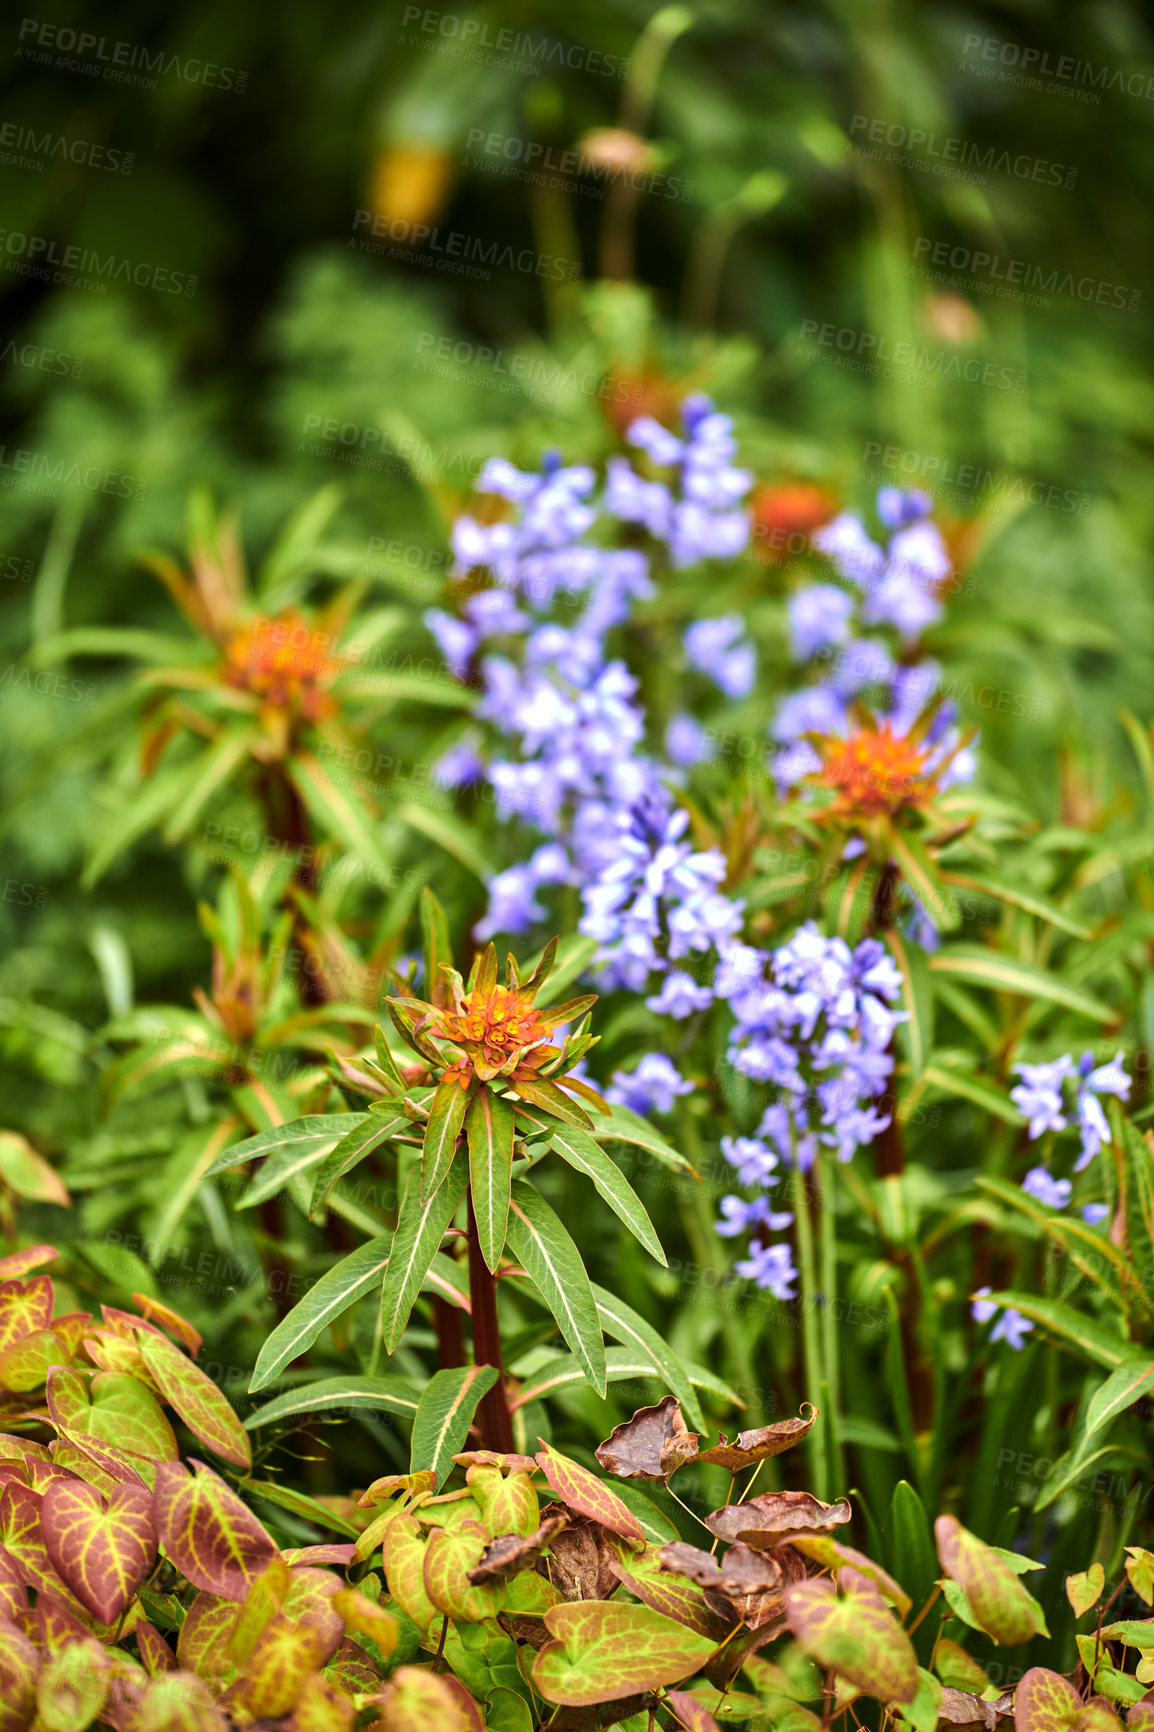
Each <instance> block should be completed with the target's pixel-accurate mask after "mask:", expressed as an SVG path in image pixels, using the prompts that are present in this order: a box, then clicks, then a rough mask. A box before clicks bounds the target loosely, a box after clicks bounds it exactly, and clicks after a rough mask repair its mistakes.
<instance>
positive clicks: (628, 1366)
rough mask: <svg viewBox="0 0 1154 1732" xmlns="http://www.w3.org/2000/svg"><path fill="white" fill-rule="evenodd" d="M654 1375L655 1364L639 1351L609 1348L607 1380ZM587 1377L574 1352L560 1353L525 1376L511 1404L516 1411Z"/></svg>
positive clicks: (577, 1383)
mask: <svg viewBox="0 0 1154 1732" xmlns="http://www.w3.org/2000/svg"><path fill="white" fill-rule="evenodd" d="M654 1375H655V1373H654V1370H653V1366H652V1365H651V1364H650V1362H649V1360H648V1359H646V1358H643V1356H642V1355H641V1354H640V1353H634V1352H631V1351H630V1349H629V1348H628V1347H609V1348H607V1349H606V1352H605V1380H606V1382H607V1383H623V1382H625V1381H626V1380H627V1379H632V1378H637V1377H653V1376H654ZM588 1381H589V1380H588V1378H587V1377H586V1375H585V1368H584V1366H583V1365H582V1364H581V1362H580V1360H578V1359H575V1358H574V1357H573V1355H572V1354H571V1353H558V1354H557V1356H556V1358H554V1359H549V1360H547V1361H546V1363H545V1364H544V1365H539V1366H538V1367H537V1369H536V1370H535V1371H533V1372H531V1373H530V1374H529V1376H527V1377H526V1378H525V1381H524V1382H523V1383H522V1385H521V1388H520V1389H519V1390H518V1391H517V1394H516V1396H515V1397H514V1399H513V1400H512V1401H511V1402H510V1403H509V1406H510V1407H511V1408H512V1409H513V1410H514V1411H516V1409H517V1408H518V1407H526V1406H528V1404H529V1402H531V1401H541V1400H543V1399H544V1397H545V1396H546V1395H553V1394H554V1393H555V1392H556V1391H557V1390H558V1389H576V1388H580V1387H581V1386H582V1385H583V1384H585V1383H587V1382H588Z"/></svg>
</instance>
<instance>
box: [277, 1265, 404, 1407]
mask: <svg viewBox="0 0 1154 1732" xmlns="http://www.w3.org/2000/svg"><path fill="white" fill-rule="evenodd" d="M391 1244H392V1235H391V1234H384V1235H382V1236H381V1237H380V1238H377V1239H370V1240H369V1242H368V1244H367V1245H358V1247H357V1249H356V1250H355V1251H350V1252H349V1255H348V1256H347V1257H342V1259H341V1261H340V1262H339V1263H337V1264H335V1265H334V1267H333V1268H331V1269H329V1270H326V1272H325V1273H324V1274H323V1275H322V1276H321V1278H320V1280H319V1281H318V1282H317V1284H316V1286H315V1287H311V1288H310V1289H309V1291H308V1292H307V1293H306V1294H305V1296H304V1298H303V1299H302V1300H301V1302H300V1304H299V1305H294V1306H293V1308H292V1310H291V1311H290V1312H289V1314H288V1316H287V1317H286V1318H285V1319H284V1320H283V1322H281V1323H278V1324H277V1327H276V1328H275V1329H274V1330H273V1332H272V1334H271V1335H270V1336H269V1338H268V1340H267V1341H266V1342H265V1344H264V1346H263V1347H262V1348H261V1350H260V1353H259V1354H258V1355H257V1361H256V1367H255V1369H254V1371H253V1374H252V1381H251V1383H250V1384H249V1389H250V1390H257V1389H263V1388H264V1387H265V1385H266V1384H269V1383H271V1382H272V1380H273V1378H274V1377H277V1376H278V1375H279V1374H280V1372H281V1371H283V1370H284V1368H285V1366H286V1365H289V1364H291V1362H292V1361H293V1360H294V1359H299V1358H300V1356H301V1354H302V1353H304V1352H306V1351H307V1350H308V1349H309V1348H310V1347H311V1346H312V1344H313V1342H314V1341H315V1340H316V1338H317V1336H318V1335H319V1334H320V1333H321V1330H322V1329H326V1328H327V1327H328V1325H329V1324H330V1323H331V1322H332V1321H333V1319H334V1318H336V1317H339V1316H340V1314H341V1312H342V1311H347V1310H348V1308H349V1306H350V1305H355V1304H356V1302H357V1300H358V1299H360V1298H361V1297H362V1296H363V1295H364V1294H365V1293H368V1292H369V1291H370V1290H371V1289H372V1288H373V1287H375V1286H377V1285H378V1284H379V1283H380V1282H381V1281H382V1280H383V1278H384V1274H385V1270H386V1269H387V1268H388V1263H389V1247H390V1245H391Z"/></svg>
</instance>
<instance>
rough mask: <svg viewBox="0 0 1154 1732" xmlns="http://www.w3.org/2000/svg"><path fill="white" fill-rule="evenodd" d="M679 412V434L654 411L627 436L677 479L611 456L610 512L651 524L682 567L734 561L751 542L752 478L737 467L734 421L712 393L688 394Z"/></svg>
mask: <svg viewBox="0 0 1154 1732" xmlns="http://www.w3.org/2000/svg"><path fill="white" fill-rule="evenodd" d="M681 416H682V426H683V429H684V437H683V438H680V439H679V438H678V437H677V435H676V434H675V433H670V432H669V430H668V428H665V427H662V426H661V424H660V422H658V421H654V420H653V419H652V418H651V417H649V416H643V417H642V419H641V420H639V421H635V422H634V423H633V425H632V426H631V427H630V429H629V431H628V432H627V433H626V435H625V437H626V440H627V441H628V443H629V444H630V445H635V446H636V447H637V448H638V449H639V450H641V451H644V452H645V454H646V456H647V457H648V458H649V460H650V462H651V464H652V465H653V466H654V467H656V468H657V469H659V470H664V471H666V472H667V473H668V472H672V480H671V481H670V482H666V481H661V480H645V479H643V478H642V477H641V476H639V475H638V474H637V473H636V471H635V470H634V469H633V467H632V466H631V465H630V463H629V462H628V461H627V460H626V459H625V458H624V457H613V458H611V459H610V461H609V484H608V487H607V489H606V494H605V506H606V510H607V511H608V513H609V515H610V516H611V517H616V518H617V519H618V520H619V521H620V522H622V523H637V524H640V525H642V526H643V527H644V528H645V529H647V530H648V531H649V533H650V535H652V536H653V537H654V539H655V540H657V541H661V542H663V543H664V544H665V546H666V547H667V548H668V549H669V556H670V559H671V561H672V563H673V564H674V565H675V566H677V567H678V568H683V567H685V566H688V565H696V564H697V563H698V562H699V561H700V560H703V559H733V558H735V557H736V555H737V554H739V553H742V552H744V550H745V547H746V545H747V544H748V541H749V532H750V517H749V513H748V511H747V510H746V509H745V508H744V507H743V506H742V504H741V501H742V500H743V499H744V498H745V495H746V494H747V493H748V492H749V490H750V488H751V487H752V486H753V476H752V475H751V474H750V473H749V471H748V470H747V469H738V468H736V467H735V466H734V464H733V462H732V459H733V457H734V456H735V455H736V453H737V442H736V440H735V439H734V437H733V423H732V422H731V420H730V419H729V417H728V415H719V414H718V413H717V411H716V410H715V409H714V407H713V405H712V403H710V401H709V399H708V398H707V397H701V396H694V397H688V398H686V400H685V402H684V403H683V404H682V406H681Z"/></svg>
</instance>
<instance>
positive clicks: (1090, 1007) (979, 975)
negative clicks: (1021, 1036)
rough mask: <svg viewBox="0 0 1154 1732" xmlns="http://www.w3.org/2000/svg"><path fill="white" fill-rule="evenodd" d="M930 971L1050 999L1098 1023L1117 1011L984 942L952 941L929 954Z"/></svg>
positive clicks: (1032, 965) (1028, 995)
mask: <svg viewBox="0 0 1154 1732" xmlns="http://www.w3.org/2000/svg"><path fill="white" fill-rule="evenodd" d="M930 970H931V972H932V973H934V974H946V975H950V976H952V977H953V978H954V979H956V980H964V981H968V982H969V983H970V984H971V985H974V986H987V987H989V988H990V990H991V991H993V992H1009V993H1014V994H1015V995H1016V996H1018V997H1020V998H1033V999H1038V998H1042V999H1047V1000H1048V1001H1049V1002H1050V1003H1051V1004H1061V1005H1064V1006H1065V1007H1066V1009H1067V1010H1074V1011H1077V1012H1078V1013H1079V1014H1080V1015H1081V1016H1088V1017H1091V1018H1092V1019H1093V1020H1094V1021H1095V1022H1109V1021H1111V1020H1112V1018H1113V1017H1114V1014H1115V1012H1114V1010H1113V1009H1112V1008H1111V1006H1110V1005H1108V1004H1103V1002H1102V1000H1101V999H1100V998H1091V997H1090V995H1089V993H1086V992H1081V991H1080V990H1079V989H1078V988H1077V987H1076V986H1071V985H1069V983H1068V982H1067V981H1065V980H1063V979H1062V978H1061V977H1060V976H1059V975H1057V974H1052V973H1051V972H1050V971H1049V969H1046V968H1037V967H1035V966H1034V964H1033V963H1031V962H1021V961H1019V959H1018V958H1017V957H1016V956H1006V955H1004V954H1003V953H1002V952H1001V951H997V950H988V949H986V947H985V946H984V945H981V944H951V945H948V946H947V947H946V948H945V949H943V950H939V951H938V952H937V953H936V955H934V956H931V957H930Z"/></svg>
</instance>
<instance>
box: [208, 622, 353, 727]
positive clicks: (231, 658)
mask: <svg viewBox="0 0 1154 1732" xmlns="http://www.w3.org/2000/svg"><path fill="white" fill-rule="evenodd" d="M331 643H332V638H331V636H330V635H329V634H328V633H327V632H321V631H316V630H315V629H314V628H313V627H311V626H310V625H309V624H308V622H307V620H305V619H304V618H303V616H302V615H301V614H299V613H297V611H296V610H295V608H288V609H286V611H285V612H284V613H282V614H279V615H277V616H276V617H275V618H273V619H266V618H263V617H262V618H257V619H254V620H249V621H247V622H246V623H245V624H244V625H243V626H241V627H240V628H239V630H237V631H236V632H234V633H233V635H232V637H231V638H230V639H229V642H228V645H227V647H226V650H225V678H226V679H227V680H228V683H229V685H232V686H240V687H242V688H243V690H245V691H249V692H253V693H255V694H256V696H257V697H259V698H260V699H261V701H262V702H263V703H266V704H269V705H271V706H272V707H273V708H274V709H279V710H296V711H299V713H300V715H301V716H302V718H303V719H304V720H305V721H308V722H317V721H320V720H321V719H322V718H323V717H325V716H328V715H332V714H334V713H335V710H336V705H335V703H334V702H333V699H332V698H331V697H330V696H329V694H328V692H327V691H326V690H325V689H324V688H325V687H326V686H328V685H329V684H331V682H332V681H333V680H334V679H335V677H336V676H337V674H338V673H340V671H341V669H342V667H343V665H344V664H343V663H342V662H341V660H340V659H339V658H338V657H337V656H334V655H332V654H330V647H329V646H330V645H331Z"/></svg>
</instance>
